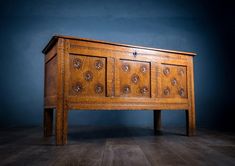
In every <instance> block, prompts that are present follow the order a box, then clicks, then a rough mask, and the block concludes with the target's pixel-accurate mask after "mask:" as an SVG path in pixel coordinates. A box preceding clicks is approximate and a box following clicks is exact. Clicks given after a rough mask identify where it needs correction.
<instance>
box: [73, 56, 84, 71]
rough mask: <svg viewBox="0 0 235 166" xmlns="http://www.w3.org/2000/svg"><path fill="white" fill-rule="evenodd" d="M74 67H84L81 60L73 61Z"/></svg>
mask: <svg viewBox="0 0 235 166" xmlns="http://www.w3.org/2000/svg"><path fill="white" fill-rule="evenodd" d="M73 67H74V68H76V69H80V68H81V67H82V61H81V59H79V58H75V59H73Z"/></svg>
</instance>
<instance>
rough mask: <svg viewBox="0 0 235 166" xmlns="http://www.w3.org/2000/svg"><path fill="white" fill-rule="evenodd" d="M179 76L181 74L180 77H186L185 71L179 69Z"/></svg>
mask: <svg viewBox="0 0 235 166" xmlns="http://www.w3.org/2000/svg"><path fill="white" fill-rule="evenodd" d="M178 74H179V75H180V76H183V75H184V69H182V68H179V70H178Z"/></svg>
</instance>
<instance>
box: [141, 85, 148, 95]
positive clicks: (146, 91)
mask: <svg viewBox="0 0 235 166" xmlns="http://www.w3.org/2000/svg"><path fill="white" fill-rule="evenodd" d="M140 93H141V94H142V95H144V94H146V93H148V87H147V86H143V87H142V88H140Z"/></svg>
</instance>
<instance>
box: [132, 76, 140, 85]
mask: <svg viewBox="0 0 235 166" xmlns="http://www.w3.org/2000/svg"><path fill="white" fill-rule="evenodd" d="M139 79H140V77H139V76H138V75H137V74H133V75H132V76H131V82H133V83H134V84H137V83H138V82H139Z"/></svg>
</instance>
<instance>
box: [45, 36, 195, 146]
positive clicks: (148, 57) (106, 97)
mask: <svg viewBox="0 0 235 166" xmlns="http://www.w3.org/2000/svg"><path fill="white" fill-rule="evenodd" d="M43 53H44V54H45V90H44V135H45V136H51V135H52V133H53V132H54V131H53V127H54V124H55V131H56V132H55V138H56V139H55V142H56V144H57V145H63V144H66V143H67V131H68V129H67V124H68V123H67V118H68V113H69V112H70V111H69V110H154V111H153V113H154V114H153V115H154V131H155V133H156V132H157V131H158V130H160V125H161V124H160V122H161V111H162V110H185V112H186V122H187V125H186V126H187V130H186V133H187V135H194V133H195V132H194V131H195V107H194V103H195V99H194V83H193V81H194V80H193V79H194V78H193V75H194V72H193V56H194V55H195V54H194V53H187V52H181V51H171V50H163V49H157V48H148V47H140V46H132V45H125V44H118V43H110V42H104V41H96V40H89V39H83V38H74V37H68V36H67V37H66V36H54V37H53V38H52V40H51V41H50V42H49V43H48V45H47V46H46V47H45V49H44V50H43ZM53 112H56V113H53ZM54 115H55V119H56V122H55V123H53V121H52V119H53V116H54Z"/></svg>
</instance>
